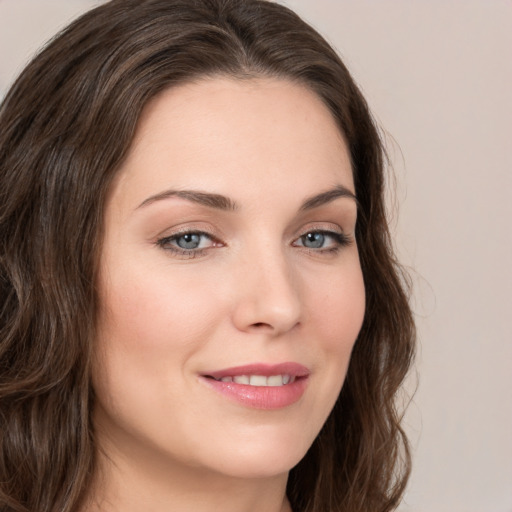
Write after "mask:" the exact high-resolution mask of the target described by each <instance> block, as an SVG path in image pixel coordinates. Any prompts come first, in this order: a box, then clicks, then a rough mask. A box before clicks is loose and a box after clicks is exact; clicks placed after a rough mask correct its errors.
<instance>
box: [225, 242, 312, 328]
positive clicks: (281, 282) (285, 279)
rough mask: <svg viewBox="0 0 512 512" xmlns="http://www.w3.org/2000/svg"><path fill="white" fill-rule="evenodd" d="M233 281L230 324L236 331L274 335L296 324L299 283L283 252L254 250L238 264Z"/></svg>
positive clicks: (300, 312)
mask: <svg viewBox="0 0 512 512" xmlns="http://www.w3.org/2000/svg"><path fill="white" fill-rule="evenodd" d="M236 281H237V282H236V284H235V287H236V290H237V293H236V294H235V296H236V303H235V305H234V309H233V323H234V324H235V326H236V327H237V329H239V330H240V331H244V332H265V333H268V334H270V335H272V336H278V335H279V334H283V333H286V332H288V331H290V330H291V329H293V328H294V327H295V326H296V325H298V324H299V323H300V320H301V314H302V302H301V298H300V283H299V280H298V276H297V275H296V273H294V272H293V268H292V266H291V264H290V262H287V260H286V258H285V257H284V255H283V254H278V253H277V251H276V252H273V253H272V254H270V253H267V254H265V255H263V254H261V252H258V254H257V255H253V257H252V258H250V260H248V261H245V263H244V264H242V265H240V268H239V269H238V272H236Z"/></svg>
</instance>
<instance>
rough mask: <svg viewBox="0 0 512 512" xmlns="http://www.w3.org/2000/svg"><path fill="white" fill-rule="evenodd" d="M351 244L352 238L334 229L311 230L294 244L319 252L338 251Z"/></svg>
mask: <svg viewBox="0 0 512 512" xmlns="http://www.w3.org/2000/svg"><path fill="white" fill-rule="evenodd" d="M349 244H350V238H349V237H347V236H346V235H344V234H342V233H336V232H334V231H309V232H308V233H306V234H304V235H302V236H301V237H300V238H298V239H297V240H296V241H295V243H294V245H296V246H298V247H305V248H306V249H313V250H318V252H329V251H337V250H338V249H340V247H344V246H347V245H349Z"/></svg>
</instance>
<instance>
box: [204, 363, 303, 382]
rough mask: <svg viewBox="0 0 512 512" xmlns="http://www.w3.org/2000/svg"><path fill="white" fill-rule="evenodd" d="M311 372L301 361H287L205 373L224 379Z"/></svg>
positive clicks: (253, 364) (208, 375) (297, 375)
mask: <svg viewBox="0 0 512 512" xmlns="http://www.w3.org/2000/svg"><path fill="white" fill-rule="evenodd" d="M309 374H310V371H309V369H308V368H306V367H305V366H304V365H302V364H299V363H293V362H286V363H279V364H265V363H252V364H246V365H243V366H233V367H232V368H223V369H222V370H214V371H212V372H206V373H203V375H204V376H205V377H213V378H214V379H222V378H223V377H236V376H237V375H263V376H265V377H270V376H272V375H290V377H307V376H308V375H309Z"/></svg>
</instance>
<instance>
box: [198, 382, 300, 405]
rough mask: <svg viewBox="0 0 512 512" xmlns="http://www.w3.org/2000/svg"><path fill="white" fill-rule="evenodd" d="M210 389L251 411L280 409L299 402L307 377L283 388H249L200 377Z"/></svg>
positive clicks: (243, 385) (244, 385) (245, 385)
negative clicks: (251, 409)
mask: <svg viewBox="0 0 512 512" xmlns="http://www.w3.org/2000/svg"><path fill="white" fill-rule="evenodd" d="M202 380H203V381H205V382H206V384H208V385H209V386H210V387H211V388H213V389H214V390H215V391H217V392H218V393H220V394H222V395H224V396H225V397H227V398H229V399H231V400H234V401H235V402H238V403H240V404H242V405H245V406H246V407H252V408H253V409H264V410H273V409H282V408H284V407H288V406H290V405H292V404H294V403H296V402H298V401H299V400H300V398H301V397H302V395H303V394H304V391H305V390H306V385H307V380H308V378H307V377H298V378H297V379H296V380H295V381H294V382H292V383H290V384H285V385H283V386H249V385H247V384H237V383H236V382H222V381H219V380H215V379H210V378H207V377H202Z"/></svg>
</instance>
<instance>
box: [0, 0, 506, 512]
mask: <svg viewBox="0 0 512 512" xmlns="http://www.w3.org/2000/svg"><path fill="white" fill-rule="evenodd" d="M98 3H99V2H98V1H92V0H0V97H1V96H3V95H4V94H5V92H6V90H7V88H8V86H9V84H10V83H11V82H12V80H13V79H14V77H15V75H16V74H17V73H18V72H19V71H20V70H21V69H22V67H23V65H24V63H26V61H27V59H28V58H29V57H30V56H31V55H32V54H33V53H34V51H35V50H36V49H37V48H38V47H39V46H40V45H41V44H42V43H43V42H44V41H45V40H46V39H48V38H49V37H50V36H52V35H53V34H54V33H55V32H56V31H57V30H58V29H60V28H62V27H63V26H65V25H66V24H67V22H69V21H70V20H71V19H72V18H73V17H74V16H76V15H77V14H78V13H80V12H82V11H83V10H85V9H87V8H89V7H90V6H93V5H96V4H98ZM285 3H286V4H287V5H289V6H290V7H292V8H294V9H295V10H297V12H299V13H300V14H302V15H303V16H304V17H305V18H306V19H307V20H308V21H310V22H311V23H312V24H313V25H314V26H315V27H316V28H317V29H319V31H320V32H321V33H323V34H324V35H325V36H326V37H327V38H328V39H329V40H330V42H331V43H332V44H333V45H334V46H335V47H337V49H338V50H339V52H340V53H341V55H342V56H343V58H344V60H345V62H346V63H347V64H348V66H349V68H350V69H351V70H352V72H353V74H354V76H355V78H356V80H357V82H358V83H359V84H360V86H361V88H362V90H363V91H364V93H365V95H366V97H367V99H368V101H369V103H370V106H371V108H372V110H373V112H374V114H375V117H376V119H377V120H378V122H379V123H380V124H381V125H382V126H383V128H384V129H385V132H386V134H387V135H386V140H387V142H388V147H389V151H390V154H391V156H392V159H393V162H394V168H395V174H396V179H397V192H396V195H395V199H396V202H397V203H398V206H399V213H400V216H399V217H398V220H397V221H396V222H395V231H396V240H397V247H398V249H399V253H400V255H401V257H402V260H403V261H404V262H405V263H406V264H407V265H409V266H411V267H412V268H413V269H414V272H413V274H412V275H413V280H414V284H415V295H414V307H415V311H416V316H417V323H418V330H419V339H420V343H421V347H420V354H419V357H418V362H417V370H418V374H419V388H418V391H417V393H416V395H415V397H414V401H413V404H412V406H411V407H410V409H409V412H408V414H407V417H406V425H407V429H408V432H409V433H410V436H411V439H412V441H413V446H414V471H413V474H412V479H411V483H410V486H409V490H408V492H407V495H406V500H405V502H404V504H403V505H402V507H401V508H400V510H401V511H403V512H408V511H414V512H512V320H511V317H512V300H511V297H512V270H511V269H512V229H511V223H512V197H511V196H512V144H511V142H510V139H511V138H512V128H511V125H512V56H511V50H512V2H511V1H509V0H479V1H475V0H466V1H462V0H460V1H455V0H430V1H426V0H424V1H414V2H413V1H406V0H385V1H377V0H350V1H344V0H341V1H340V0H338V1H336V0H288V1H287V2H285ZM413 380H414V379H412V380H411V383H410V384H409V387H410V388H412V387H413ZM369 512H371V511H369Z"/></svg>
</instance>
